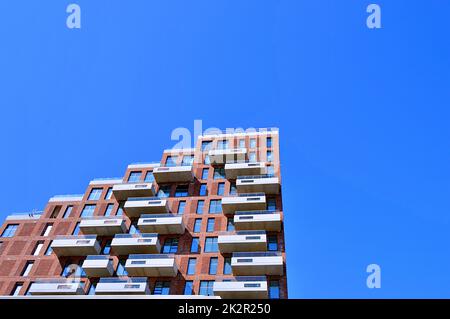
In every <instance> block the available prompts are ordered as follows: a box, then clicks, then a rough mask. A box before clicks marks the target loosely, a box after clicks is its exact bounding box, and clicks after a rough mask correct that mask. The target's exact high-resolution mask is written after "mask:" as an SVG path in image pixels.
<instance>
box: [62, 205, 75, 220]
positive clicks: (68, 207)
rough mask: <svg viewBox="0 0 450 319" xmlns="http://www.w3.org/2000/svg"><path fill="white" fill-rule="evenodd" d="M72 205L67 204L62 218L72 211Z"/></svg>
mask: <svg viewBox="0 0 450 319" xmlns="http://www.w3.org/2000/svg"><path fill="white" fill-rule="evenodd" d="M72 210H73V206H67V208H66V210H65V211H64V215H63V218H68V217H69V216H70V214H71V213H72Z"/></svg>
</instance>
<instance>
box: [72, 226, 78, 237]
mask: <svg viewBox="0 0 450 319" xmlns="http://www.w3.org/2000/svg"><path fill="white" fill-rule="evenodd" d="M79 232H80V223H77V225H76V226H75V229H74V230H73V233H72V235H78V233H79Z"/></svg>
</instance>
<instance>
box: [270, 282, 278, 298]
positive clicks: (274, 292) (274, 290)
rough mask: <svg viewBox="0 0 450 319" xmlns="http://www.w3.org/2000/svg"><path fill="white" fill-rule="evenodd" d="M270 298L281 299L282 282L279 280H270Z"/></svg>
mask: <svg viewBox="0 0 450 319" xmlns="http://www.w3.org/2000/svg"><path fill="white" fill-rule="evenodd" d="M269 299H280V283H279V282H278V280H271V281H270V282H269Z"/></svg>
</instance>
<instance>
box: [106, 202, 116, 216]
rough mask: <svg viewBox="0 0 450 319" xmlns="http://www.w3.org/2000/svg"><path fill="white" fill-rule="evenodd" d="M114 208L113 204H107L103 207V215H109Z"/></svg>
mask: <svg viewBox="0 0 450 319" xmlns="http://www.w3.org/2000/svg"><path fill="white" fill-rule="evenodd" d="M113 209H114V204H108V205H107V206H106V209H105V216H111V214H112V211H113Z"/></svg>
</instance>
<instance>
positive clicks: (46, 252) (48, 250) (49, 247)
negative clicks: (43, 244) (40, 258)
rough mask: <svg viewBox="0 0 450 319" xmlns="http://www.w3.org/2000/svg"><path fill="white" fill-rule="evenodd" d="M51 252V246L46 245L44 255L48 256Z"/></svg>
mask: <svg viewBox="0 0 450 319" xmlns="http://www.w3.org/2000/svg"><path fill="white" fill-rule="evenodd" d="M52 252H53V249H52V246H51V245H48V247H47V250H46V251H45V256H50V255H51V254H52Z"/></svg>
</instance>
